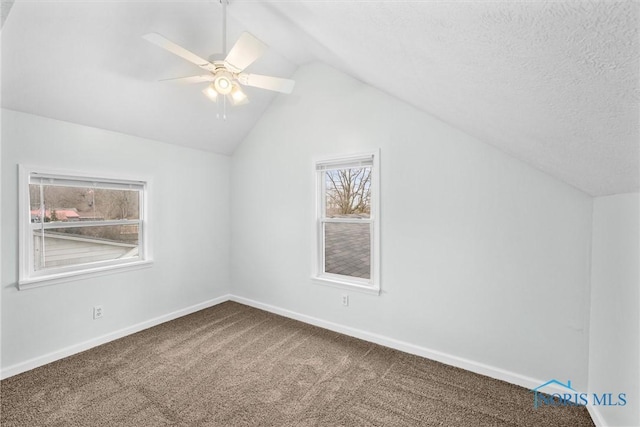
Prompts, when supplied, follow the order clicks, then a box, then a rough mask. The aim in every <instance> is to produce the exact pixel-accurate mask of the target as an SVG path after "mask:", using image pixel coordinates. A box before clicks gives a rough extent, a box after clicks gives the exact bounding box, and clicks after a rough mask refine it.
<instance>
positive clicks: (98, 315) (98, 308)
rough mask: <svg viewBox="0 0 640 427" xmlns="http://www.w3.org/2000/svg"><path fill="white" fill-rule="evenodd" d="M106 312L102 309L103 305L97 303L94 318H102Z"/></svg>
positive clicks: (94, 308)
mask: <svg viewBox="0 0 640 427" xmlns="http://www.w3.org/2000/svg"><path fill="white" fill-rule="evenodd" d="M103 314H104V312H103V311H102V306H101V305H96V306H95V307H93V320H96V319H100V318H101V317H102V315H103Z"/></svg>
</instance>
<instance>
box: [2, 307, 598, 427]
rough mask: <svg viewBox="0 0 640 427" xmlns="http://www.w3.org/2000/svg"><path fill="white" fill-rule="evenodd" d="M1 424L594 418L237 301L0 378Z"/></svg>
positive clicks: (449, 422)
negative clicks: (535, 404) (539, 403)
mask: <svg viewBox="0 0 640 427" xmlns="http://www.w3.org/2000/svg"><path fill="white" fill-rule="evenodd" d="M0 386H1V392H0V394H1V409H2V412H1V413H0V424H1V425H2V426H3V427H10V426H20V427H23V426H28V427H36V426H48V427H49V426H59V427H73V426H92V427H94V426H95V427H97V426H136V427H147V426H185V427H186V426H194V427H195V426H203V427H204V426H225V427H228V426H393V427H399V426H474V427H475V426H571V427H577V426H593V423H592V421H591V418H590V417H589V415H588V413H587V410H586V409H585V408H583V407H552V406H544V407H540V408H537V409H535V408H534V407H533V395H532V393H531V392H530V391H528V390H527V389H525V388H522V387H518V386H515V385H512V384H508V383H506V382H502V381H498V380H494V379H491V378H488V377H485V376H482V375H478V374H475V373H472V372H468V371H465V370H462V369H459V368H455V367H451V366H447V365H444V364H441V363H438V362H435V361H432V360H428V359H424V358H421V357H418V356H413V355H410V354H406V353H402V352H400V351H396V350H392V349H389V348H386V347H383V346H379V345H376V344H371V343H368V342H365V341H362V340H359V339H355V338H351V337H348V336H345V335H341V334H338V333H335V332H331V331H328V330H325V329H321V328H318V327H314V326H311V325H307V324H304V323H301V322H298V321H295V320H291V319H288V318H284V317H281V316H278V315H275V314H271V313H268V312H265V311H261V310H257V309H254V308H251V307H247V306H245V305H241V304H238V303H235V302H225V303H223V304H220V305H217V306H215V307H212V308H209V309H206V310H202V311H199V312H197V313H194V314H191V315H188V316H185V317H181V318H179V319H176V320H173V321H171V322H167V323H164V324H162V325H159V326H156V327H154V328H150V329H147V330H144V331H142V332H139V333H136V334H133V335H130V336H127V337H125V338H121V339H119V340H116V341H113V342H110V343H108V344H105V345H102V346H99V347H95V348H93V349H91V350H88V351H85V352H83V353H80V354H77V355H74V356H71V357H68V358H65V359H62V360H59V361H57V362H54V363H51V364H49V365H46V366H42V367H40V368H37V369H34V370H31V371H29V372H25V373H23V374H20V375H16V376H14V377H11V378H8V379H6V380H3V381H2V382H1V383H0Z"/></svg>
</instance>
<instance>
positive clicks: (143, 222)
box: [18, 165, 153, 290]
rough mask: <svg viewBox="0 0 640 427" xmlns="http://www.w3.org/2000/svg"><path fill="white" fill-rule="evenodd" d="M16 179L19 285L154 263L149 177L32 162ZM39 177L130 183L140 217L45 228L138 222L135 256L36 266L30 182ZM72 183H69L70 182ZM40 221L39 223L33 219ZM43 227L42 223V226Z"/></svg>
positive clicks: (43, 283)
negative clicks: (135, 196)
mask: <svg viewBox="0 0 640 427" xmlns="http://www.w3.org/2000/svg"><path fill="white" fill-rule="evenodd" d="M18 169H19V180H18V208H19V212H18V216H19V218H18V225H19V236H18V246H19V256H18V258H19V260H18V263H19V275H18V289H20V290H24V289H31V288H35V287H41V286H47V285H53V284H58V283H64V282H69V281H72V280H80V279H85V278H89V277H95V276H101V275H104V274H112V273H117V272H122V271H128V270H136V269H140V268H145V267H150V266H151V264H152V263H153V261H152V257H151V253H152V251H151V245H150V238H149V219H148V211H149V210H148V205H149V187H150V181H149V180H148V179H145V180H141V179H137V178H134V179H132V178H129V177H113V176H105V175H95V174H94V173H88V172H80V171H69V170H60V169H49V168H41V167H35V166H27V165H19V166H18ZM34 175H36V176H39V177H40V178H44V179H46V178H53V179H56V180H59V181H62V180H67V181H70V182H94V183H96V185H98V184H99V185H101V187H99V188H107V187H108V186H109V185H110V184H111V185H113V186H131V187H132V188H134V189H136V190H138V191H139V194H140V200H139V202H138V203H139V205H138V208H139V219H137V220H104V221H86V222H85V221H82V222H75V221H74V222H60V223H56V224H55V226H54V224H51V223H47V224H49V225H48V226H47V228H55V229H59V228H74V227H77V228H85V227H100V226H112V225H138V256H136V257H132V258H126V259H114V260H105V261H95V262H89V263H83V264H77V265H68V266H60V267H52V268H48V269H41V270H36V268H35V265H34V264H35V263H34V256H35V255H34V247H35V243H34V240H35V239H34V238H33V229H34V223H32V222H31V203H30V192H29V185H30V183H31V178H32V176H34ZM69 186H71V185H69ZM35 224H39V223H35ZM42 229H43V230H44V229H45V227H42Z"/></svg>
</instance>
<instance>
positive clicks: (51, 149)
mask: <svg viewBox="0 0 640 427" xmlns="http://www.w3.org/2000/svg"><path fill="white" fill-rule="evenodd" d="M18 164H27V165H36V166H42V167H47V168H61V169H72V170H80V171H88V172H90V173H94V174H96V175H100V174H101V173H103V174H109V175H113V174H118V173H122V174H126V175H127V176H133V177H136V176H139V177H141V178H143V179H151V185H152V187H151V193H150V208H149V211H150V220H151V222H150V225H151V236H152V243H153V252H154V256H153V258H154V261H155V262H154V264H153V266H152V267H151V268H147V269H142V270H137V271H133V272H120V273H116V274H109V275H105V276H101V277H97V278H92V279H83V280H77V281H71V282H68V283H63V284H58V285H51V286H46V287H42V288H37V289H29V290H23V291H18V290H17V288H16V281H17V273H18V260H17V254H18V240H17V239H18V211H17V202H18V194H17V188H18V184H17V178H18ZM229 166H230V159H229V158H228V157H226V156H220V155H216V154H212V153H206V152H202V151H197V150H191V149H187V148H183V147H178V146H171V145H168V144H163V143H159V142H155V141H150V140H144V139H141V138H136V137H133V136H127V135H123V134H118V133H114V132H108V131H104V130H100V129H95V128H90V127H85V126H79V125H76V124H71V123H66V122H61V121H56V120H50V119H46V118H42V117H37V116H33V115H29V114H24V113H19V112H15V111H7V110H3V111H2V254H3V257H2V277H1V280H2V284H1V286H2V291H1V292H2V344H3V345H2V369H3V371H5V370H6V369H8V370H9V371H11V370H15V367H16V365H20V364H21V363H24V362H25V361H28V360H29V359H32V358H36V359H37V358H43V357H44V358H45V359H46V355H48V354H51V353H56V352H60V351H61V350H63V349H65V348H67V347H70V346H78V345H79V344H80V343H83V342H86V341H88V340H92V339H95V338H96V337H100V336H103V335H107V334H111V333H114V331H119V330H122V329H124V328H130V327H132V326H133V325H137V324H140V323H142V322H147V321H149V320H150V319H154V318H156V317H160V316H164V315H167V314H169V313H172V312H175V311H178V310H181V309H185V308H187V307H191V306H194V305H198V304H202V303H205V302H207V301H210V300H212V299H214V298H216V297H220V296H223V295H227V294H228V293H229V285H230V283H229V282H230V278H229V224H230V218H229V199H230V198H229V174H230V172H229ZM96 304H102V305H103V308H104V313H105V314H104V317H103V318H102V319H99V320H93V319H92V308H93V306H94V305H96Z"/></svg>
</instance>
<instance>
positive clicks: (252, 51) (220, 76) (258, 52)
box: [142, 0, 295, 105]
mask: <svg viewBox="0 0 640 427" xmlns="http://www.w3.org/2000/svg"><path fill="white" fill-rule="evenodd" d="M227 1H228V0H221V3H222V49H223V53H222V55H219V56H217V55H212V56H211V57H210V58H209V60H206V59H203V58H200V57H199V56H198V55H196V54H195V53H192V52H190V51H188V50H187V49H185V48H183V47H181V46H179V45H177V44H175V43H173V42H172V41H170V40H168V39H166V38H165V37H163V36H161V35H160V34H158V33H149V34H145V35H144V36H142V37H143V38H144V39H145V40H147V41H149V42H151V43H153V44H155V45H157V46H159V47H161V48H163V49H165V50H168V51H169V52H171V53H173V54H175V55H178V56H179V57H181V58H183V59H186V60H187V61H189V62H191V63H193V64H195V65H197V66H198V67H200V68H202V69H203V70H206V71H208V73H207V74H202V75H198V76H190V77H181V78H177V79H168V80H170V81H175V82H179V83H204V82H210V84H209V86H207V87H206V88H205V89H204V90H203V91H202V92H203V93H204V94H205V95H207V97H209V99H211V100H212V101H216V102H217V100H218V99H219V98H222V99H223V103H225V104H226V100H229V102H230V103H231V104H232V105H243V104H246V103H247V102H249V100H248V98H247V95H246V94H245V93H244V92H243V91H242V88H241V86H252V87H257V88H261V89H267V90H272V91H276V92H281V93H287V94H288V93H291V92H292V91H293V87H294V85H295V81H293V80H289V79H283V78H279V77H271V76H263V75H260V74H249V73H245V72H244V70H245V69H246V68H247V67H248V66H249V65H251V64H252V63H253V62H254V61H255V60H256V59H258V58H260V57H261V56H262V55H263V54H264V52H265V51H266V49H267V45H265V44H264V43H263V42H261V41H260V40H258V39H257V38H255V37H254V36H253V35H251V34H249V33H248V32H244V33H242V34H241V35H240V38H239V39H238V41H236V43H235V44H234V45H233V47H232V48H231V50H230V51H229V53H228V54H226V45H227V40H226V32H227V31H226V29H227V13H226V3H227ZM216 57H218V58H224V59H216Z"/></svg>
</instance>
